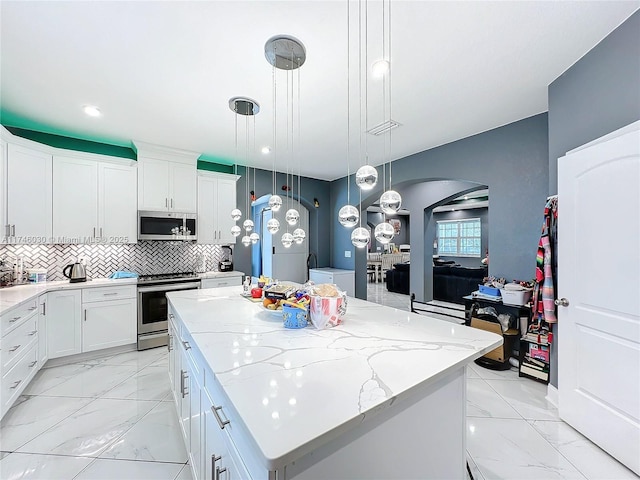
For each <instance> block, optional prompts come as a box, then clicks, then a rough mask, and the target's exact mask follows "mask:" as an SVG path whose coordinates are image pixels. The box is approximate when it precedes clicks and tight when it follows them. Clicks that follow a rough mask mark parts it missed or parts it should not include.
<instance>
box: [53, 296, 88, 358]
mask: <svg viewBox="0 0 640 480" xmlns="http://www.w3.org/2000/svg"><path fill="white" fill-rule="evenodd" d="M81 293H82V292H81V290H60V291H58V292H49V293H47V317H48V318H47V323H48V326H49V328H47V352H48V354H49V358H58V357H65V356H67V355H74V354H76V353H80V352H82V320H81V318H80V317H81V312H82V305H81Z"/></svg>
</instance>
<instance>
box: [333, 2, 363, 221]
mask: <svg viewBox="0 0 640 480" xmlns="http://www.w3.org/2000/svg"><path fill="white" fill-rule="evenodd" d="M350 43H351V16H350V14H349V0H347V204H346V205H344V206H342V208H340V210H339V211H338V222H340V225H342V226H343V227H346V228H352V227H355V226H356V225H357V224H358V220H360V212H359V211H358V209H357V208H356V207H354V206H353V205H351V165H350V164H351V101H350V100H351V81H350V79H351V75H350V73H351V61H350V59H351V52H350V49H349V45H350Z"/></svg>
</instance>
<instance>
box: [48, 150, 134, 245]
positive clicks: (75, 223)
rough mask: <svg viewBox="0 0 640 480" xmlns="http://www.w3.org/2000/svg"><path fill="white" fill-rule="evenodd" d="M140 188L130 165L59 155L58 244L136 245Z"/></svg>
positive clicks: (56, 174)
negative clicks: (96, 242)
mask: <svg viewBox="0 0 640 480" xmlns="http://www.w3.org/2000/svg"><path fill="white" fill-rule="evenodd" d="M136 185H137V183H136V168H135V167H133V166H130V165H128V164H118V163H111V162H100V161H96V160H91V159H84V158H75V157H67V156H60V155H56V156H55V157H54V159H53V236H54V238H55V239H56V242H58V243H72V242H74V241H79V242H82V243H84V242H87V241H90V242H93V241H99V242H101V243H135V242H136V240H137V224H136V222H137V202H136ZM65 239H69V240H65ZM72 239H75V240H72Z"/></svg>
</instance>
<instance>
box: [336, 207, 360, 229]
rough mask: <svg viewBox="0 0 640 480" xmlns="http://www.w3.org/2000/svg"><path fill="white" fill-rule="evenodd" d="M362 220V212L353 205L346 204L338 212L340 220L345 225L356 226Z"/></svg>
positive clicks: (348, 226)
mask: <svg viewBox="0 0 640 480" xmlns="http://www.w3.org/2000/svg"><path fill="white" fill-rule="evenodd" d="M358 220H360V212H358V209H357V208H356V207H354V206H353V205H345V206H344V207H342V208H341V209H340V211H339V212H338V221H339V222H340V225H342V226H343V227H347V228H351V227H355V226H356V225H357V224H358Z"/></svg>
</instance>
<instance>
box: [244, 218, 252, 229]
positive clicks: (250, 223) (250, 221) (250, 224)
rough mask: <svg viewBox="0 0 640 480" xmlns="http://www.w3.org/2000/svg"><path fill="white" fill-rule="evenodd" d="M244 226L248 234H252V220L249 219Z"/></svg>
mask: <svg viewBox="0 0 640 480" xmlns="http://www.w3.org/2000/svg"><path fill="white" fill-rule="evenodd" d="M242 226H243V227H244V229H245V230H246V231H247V232H250V231H251V230H253V220H251V219H250V218H247V219H246V220H245V221H244V222H243V223H242Z"/></svg>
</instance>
